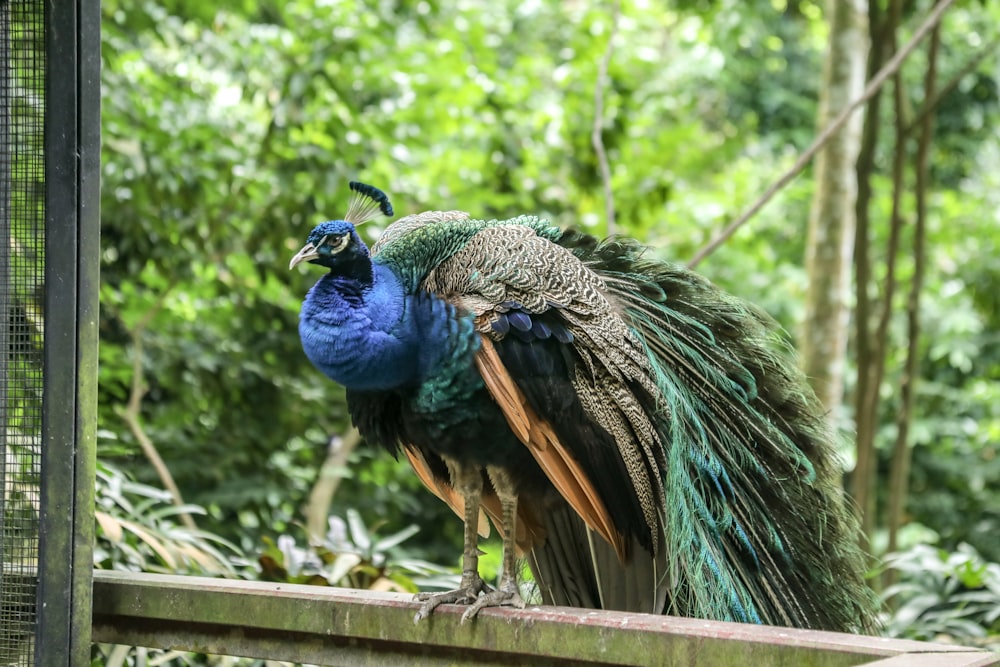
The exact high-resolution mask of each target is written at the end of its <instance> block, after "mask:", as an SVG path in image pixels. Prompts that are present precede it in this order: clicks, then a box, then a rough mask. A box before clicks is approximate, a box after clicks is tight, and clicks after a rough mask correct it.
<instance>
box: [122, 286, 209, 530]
mask: <svg viewBox="0 0 1000 667" xmlns="http://www.w3.org/2000/svg"><path fill="white" fill-rule="evenodd" d="M174 285H175V283H170V284H169V285H168V286H167V287H166V289H164V290H163V292H161V293H160V296H159V297H158V298H157V300H156V303H154V304H153V306H152V307H151V308H150V309H149V310H147V311H146V312H145V313H144V314H143V316H142V318H141V319H140V320H139V321H138V322H137V323H136V325H135V327H134V328H133V329H132V331H131V337H132V389H131V392H130V393H129V398H128V404H127V405H126V407H125V409H124V410H123V411H122V419H123V420H124V421H125V423H126V424H127V425H128V427H129V430H130V431H132V435H133V436H134V437H135V439H136V441H137V442H138V443H139V447H141V448H142V452H143V454H145V455H146V458H147V459H149V462H150V464H152V466H153V469H154V470H156V474H157V475H158V476H159V478H160V482H161V483H162V484H163V487H164V488H165V489H166V490H167V492H168V493H170V497H171V499H172V501H173V503H174V505H176V506H178V507H182V506H183V505H184V498H183V497H182V496H181V491H180V489H179V488H178V487H177V483H176V482H174V477H173V475H171V474H170V469H169V468H168V467H167V464H166V463H164V461H163V458H162V457H161V456H160V453H159V452H158V451H157V449H156V445H154V444H153V441H152V439H150V437H149V435H148V434H147V433H146V430H145V429H144V428H143V426H142V416H141V411H142V398H143V396H145V395H146V384H145V373H144V372H143V368H142V345H143V343H142V336H143V334H144V333H145V331H146V329H147V328H148V327H149V324H150V322H152V320H153V317H154V316H155V315H156V314H157V313H158V312H159V311H160V309H161V308H162V307H163V303H164V302H165V301H166V299H167V295H169V294H170V292H171V290H172V289H173V288H174ZM178 517H179V518H180V520H181V522H182V523H183V524H184V525H185V526H187V527H188V528H190V529H191V530H195V529H197V527H198V526H197V524H195V521H194V518H193V517H192V516H191V515H190V514H189V513H188V512H180V513H178Z"/></svg>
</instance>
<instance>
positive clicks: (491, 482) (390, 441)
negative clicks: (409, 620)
mask: <svg viewBox="0 0 1000 667" xmlns="http://www.w3.org/2000/svg"><path fill="white" fill-rule="evenodd" d="M350 187H351V189H352V191H353V192H354V194H353V197H352V200H351V203H350V205H349V207H348V211H347V213H346V215H345V216H344V218H343V219H342V220H333V221H329V222H324V223H322V224H320V225H319V226H317V227H316V228H315V229H313V230H312V232H311V233H310V235H309V237H308V242H307V243H306V245H305V247H303V248H302V249H301V250H300V251H299V252H298V253H297V254H296V255H295V256H294V257H293V258H292V260H291V264H290V267H294V266H296V265H297V264H299V263H302V262H309V263H312V264H317V265H319V266H321V267H323V268H325V269H326V270H327V272H326V273H325V274H324V275H323V276H322V277H321V278H320V279H319V281H318V282H317V283H316V284H315V285H314V286H313V287H312V289H311V290H310V291H309V293H308V294H307V296H306V298H305V300H304V303H303V305H302V310H301V316H300V324H299V333H300V336H301V339H302V345H303V348H304V350H305V353H306V355H307V356H308V357H309V359H310V360H311V361H312V363H313V364H314V365H315V366H316V367H317V368H318V369H319V370H320V371H322V372H323V373H324V374H326V375H327V376H329V377H330V378H331V379H333V380H334V381H336V382H338V383H340V384H342V385H344V386H345V387H346V389H347V401H348V407H349V411H350V414H351V418H352V420H353V421H354V423H355V424H356V426H357V427H358V429H359V430H360V431H361V433H362V435H363V436H364V437H365V438H367V439H368V440H369V441H371V442H374V443H378V444H380V445H381V446H383V447H385V448H386V449H388V450H389V451H390V452H392V453H393V454H395V455H399V454H400V453H402V455H404V456H406V458H407V459H408V460H409V462H410V464H411V465H412V467H413V469H414V471H415V472H416V474H417V475H418V476H419V478H420V480H421V481H422V482H423V483H424V484H425V485H426V486H427V488H428V489H430V490H431V491H432V492H433V493H434V494H436V495H437V496H438V497H440V498H441V499H442V500H443V501H444V502H445V503H447V504H448V505H449V506H450V507H451V508H452V509H453V510H454V511H455V512H456V513H457V514H458V515H459V516H460V517H461V518H462V519H463V521H464V525H465V531H464V536H465V539H464V543H465V545H464V552H463V558H462V579H461V583H460V587H459V589H457V590H455V591H447V592H444V593H434V594H427V593H425V594H421V595H420V596H418V598H419V600H420V601H421V602H422V605H421V606H420V608H419V610H418V611H417V614H416V618H415V620H417V621H419V620H420V619H421V618H425V617H427V616H428V615H429V614H431V613H432V612H433V610H434V608H435V607H437V606H438V605H440V604H442V603H458V604H465V605H468V607H467V609H466V610H465V613H464V615H463V617H462V619H463V621H464V620H467V619H469V618H472V617H474V616H475V615H476V614H477V613H478V612H479V611H480V610H481V609H483V608H484V607H489V606H500V605H512V606H517V607H521V606H523V605H524V602H523V601H522V599H521V596H520V594H519V589H518V581H517V569H518V567H517V566H518V559H519V558H524V559H526V560H527V562H528V564H529V566H530V568H531V570H532V573H533V574H534V577H535V580H536V582H537V585H538V589H539V591H540V593H541V596H542V599H543V601H544V602H545V603H548V604H557V605H569V606H575V607H587V608H597V609H613V610H626V611H635V612H646V613H654V614H673V615H683V616H692V617H699V618H705V619H715V620H725V621H739V622H747V623H763V624H769V625H780V626H788V627H800V628H815V629H828V630H840V631H852V632H866V631H871V630H872V629H873V628H874V627H875V624H876V620H875V617H876V609H875V602H874V597H873V595H872V593H871V591H870V590H869V589H868V587H867V586H866V585H865V582H864V578H863V573H864V570H865V563H866V561H865V555H864V553H863V551H862V550H861V549H860V548H859V546H858V528H857V523H856V521H855V519H854V517H853V513H852V512H851V511H850V509H849V507H848V505H847V503H846V501H845V499H844V498H843V496H842V493H841V491H840V487H839V471H838V467H837V465H836V461H835V459H834V456H833V453H832V448H831V436H830V434H829V433H828V431H827V429H826V427H825V426H824V420H823V416H822V409H821V407H820V405H818V402H817V400H816V398H815V396H814V395H813V393H812V392H811V391H810V389H809V388H808V386H807V384H806V382H805V380H804V378H803V377H802V375H801V373H800V372H799V371H798V370H797V368H796V366H795V363H794V359H793V357H792V356H791V354H790V351H789V350H788V348H787V345H786V344H785V343H784V342H783V338H782V337H781V335H780V333H779V332H778V331H777V330H776V327H775V326H774V325H773V324H772V322H771V320H770V319H769V318H768V317H767V316H766V315H764V314H762V313H761V312H760V311H759V310H757V309H755V308H754V307H752V306H750V305H748V304H746V303H744V302H742V301H740V300H738V299H736V298H734V297H732V296H730V295H728V294H726V293H725V292H723V291H721V290H720V289H718V288H717V287H715V286H713V285H712V284H711V283H709V282H708V281H706V280H705V279H703V278H701V277H699V276H698V275H696V274H694V273H692V272H690V271H688V270H686V269H684V268H682V267H680V266H677V265H674V264H670V263H666V262H662V261H656V260H653V259H650V258H647V257H646V254H645V248H644V247H643V246H642V245H641V244H639V243H638V242H636V241H633V240H631V239H627V238H612V239H608V240H603V241H601V240H597V239H595V238H594V237H592V236H589V235H586V234H583V233H581V232H579V231H573V230H561V229H559V228H557V227H554V226H553V225H551V224H550V223H549V222H547V221H545V220H543V219H539V218H537V217H532V216H520V217H516V218H511V219H509V220H477V219H474V218H472V217H470V216H469V214H467V213H464V212H460V211H446V212H441V211H432V212H426V213H421V214H417V215H411V216H407V217H405V218H402V219H400V220H398V221H397V222H395V223H394V224H392V225H390V226H389V227H388V228H387V229H386V230H385V232H384V233H383V234H382V235H381V237H380V238H379V240H378V242H377V243H375V244H374V245H373V246H372V248H371V250H369V248H368V247H367V246H366V245H365V243H364V242H363V241H362V240H361V238H360V237H359V235H358V233H357V231H356V227H357V226H358V225H360V224H361V223H363V222H365V221H367V220H369V219H371V218H373V217H375V216H378V215H379V214H383V215H386V216H391V215H392V206H391V205H390V203H389V200H388V198H387V197H386V195H385V194H384V193H383V192H382V191H381V190H379V189H377V188H375V187H372V186H370V185H366V184H362V183H351V184H350ZM490 523H492V525H493V526H495V527H496V529H497V530H499V532H500V534H501V535H502V537H503V547H504V550H503V559H502V572H501V576H500V581H499V584H498V585H497V587H496V588H492V587H490V586H488V585H487V584H486V583H485V582H484V581H483V580H482V579H481V578H480V576H479V572H478V562H477V561H478V555H479V550H478V546H477V544H478V538H479V536H480V535H485V534H488V531H489V530H490Z"/></svg>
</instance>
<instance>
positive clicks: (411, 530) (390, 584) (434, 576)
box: [258, 510, 459, 593]
mask: <svg viewBox="0 0 1000 667" xmlns="http://www.w3.org/2000/svg"><path fill="white" fill-rule="evenodd" d="M329 524H330V530H329V531H328V532H327V534H326V535H325V536H324V537H323V538H321V539H317V538H315V537H312V538H310V539H307V540H303V541H304V542H305V544H304V545H301V546H300V545H299V544H298V542H297V541H296V539H295V537H294V536H293V535H291V534H284V535H281V536H279V537H278V539H277V540H276V541H272V540H270V539H267V538H265V545H266V547H265V549H264V551H263V553H262V554H261V555H260V557H259V559H258V562H259V564H260V568H261V575H260V578H261V579H263V580H264V581H281V582H287V583H292V584H313V585H321V586H348V587H350V588H365V589H373V590H395V591H400V592H410V593H416V592H417V591H419V590H421V589H425V588H441V589H454V588H458V583H459V576H458V575H457V574H456V573H455V571H454V570H448V569H445V568H442V567H440V566H437V565H434V564H433V563H429V562H427V561H424V560H421V559H419V558H414V557H412V556H411V555H409V553H408V551H407V550H406V549H405V548H404V547H403V543H404V542H406V541H407V540H409V538H411V537H412V536H413V535H415V534H416V533H417V532H418V531H419V530H420V528H419V527H418V526H416V525H415V524H410V525H409V526H407V527H406V528H404V529H403V530H401V531H398V532H396V533H393V534H391V535H387V536H385V537H380V536H379V535H378V534H377V532H375V530H373V529H372V528H369V527H368V526H365V524H364V522H363V521H362V520H361V516H360V515H359V514H358V512H356V511H354V510H348V512H347V519H346V521H345V520H344V519H341V518H340V517H337V516H331V517H330V521H329Z"/></svg>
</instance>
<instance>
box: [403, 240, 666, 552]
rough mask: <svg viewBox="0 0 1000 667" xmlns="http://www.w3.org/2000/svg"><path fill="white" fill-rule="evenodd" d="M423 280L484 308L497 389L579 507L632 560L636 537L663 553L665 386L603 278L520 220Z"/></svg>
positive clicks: (481, 357) (485, 370)
mask: <svg viewBox="0 0 1000 667" xmlns="http://www.w3.org/2000/svg"><path fill="white" fill-rule="evenodd" d="M422 287H423V288H424V289H426V290H428V291H431V292H433V293H435V294H438V295H439V296H441V297H443V298H445V299H448V300H449V301H451V302H452V303H454V304H456V305H457V306H458V307H459V308H461V309H463V310H465V311H466V312H471V313H473V314H474V315H475V316H476V326H477V329H478V330H479V332H480V334H481V335H482V337H483V341H484V342H483V344H482V346H481V348H480V350H479V352H478V354H477V359H476V363H477V367H478V368H479V371H480V374H481V375H482V376H483V378H484V381H485V382H486V385H487V388H488V390H489V392H490V394H491V395H492V396H493V398H494V400H495V401H496V402H497V404H498V405H499V406H500V408H501V410H502V411H503V412H504V415H505V416H506V418H507V420H508V423H509V424H510V426H511V429H512V431H513V432H514V433H515V434H516V435H517V436H518V438H519V439H520V440H521V442H522V443H524V444H525V445H526V446H527V447H528V449H529V451H530V452H531V454H532V456H534V458H535V460H536V461H537V462H538V464H539V466H540V467H541V468H542V470H543V471H544V472H545V474H546V476H547V477H548V478H549V480H550V481H551V482H552V484H553V485H554V486H555V487H556V489H558V491H559V492H560V494H561V495H562V496H563V498H564V499H565V500H566V501H567V502H568V503H569V504H570V505H571V506H572V507H573V509H574V510H575V511H576V513H577V514H578V515H579V516H580V517H581V518H582V519H583V520H584V521H585V522H586V524H587V525H588V526H589V527H590V528H591V529H592V530H594V531H595V532H596V533H597V534H599V535H600V536H601V537H602V538H604V540H605V541H606V542H607V543H608V544H610V545H612V546H613V547H614V549H615V552H616V553H617V554H618V557H619V560H620V561H622V562H625V561H627V560H628V550H629V547H628V544H629V543H630V541H631V538H636V539H637V540H638V543H639V544H641V545H642V546H644V547H645V548H646V549H647V550H648V551H649V552H650V553H656V552H657V550H658V540H659V535H660V533H661V532H662V529H661V526H660V520H661V518H662V489H661V482H660V479H661V473H660V467H661V465H662V460H663V453H662V446H661V445H660V444H659V442H658V435H657V433H656V429H655V426H654V424H653V422H652V417H651V414H652V413H654V412H655V409H656V408H655V402H656V399H655V390H656V388H655V385H654V384H653V383H652V381H651V380H650V379H649V375H650V374H649V369H648V358H647V356H646V354H645V352H644V350H643V346H642V343H641V341H639V340H638V339H636V337H635V336H634V335H633V334H632V332H631V331H630V329H629V327H628V326H627V325H626V323H625V322H624V321H623V320H622V318H621V317H620V316H619V314H618V313H617V312H616V310H615V307H614V305H613V304H612V302H611V301H609V300H608V299H607V297H606V296H605V294H604V290H605V285H604V283H603V280H602V279H601V278H600V277H599V276H597V275H596V274H594V273H593V272H592V271H590V270H589V269H588V268H587V267H586V266H585V265H584V264H583V263H582V262H581V261H580V260H579V259H577V258H576V257H574V256H573V255H572V253H570V252H569V251H567V250H566V249H565V248H562V247H560V246H559V245H557V244H556V243H553V242H552V241H551V240H550V239H549V238H546V237H545V236H544V235H542V234H540V233H539V229H538V228H537V227H535V226H530V225H525V224H518V223H517V221H516V220H515V221H512V222H511V223H510V224H492V225H488V226H485V227H483V228H482V229H480V230H479V231H478V232H477V233H475V234H473V235H471V237H470V238H468V240H467V241H466V242H465V243H464V244H463V245H462V247H461V248H460V249H458V250H457V251H455V252H453V253H452V254H451V255H450V256H449V257H448V258H447V259H445V260H444V261H442V262H441V263H440V264H438V265H437V266H436V267H435V268H434V269H433V270H432V271H431V272H430V273H429V274H428V275H427V277H426V278H425V280H424V281H423V283H422Z"/></svg>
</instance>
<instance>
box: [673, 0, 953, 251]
mask: <svg viewBox="0 0 1000 667" xmlns="http://www.w3.org/2000/svg"><path fill="white" fill-rule="evenodd" d="M954 1H955V0H943V1H942V2H941V3H940V4H939V5H938V6H937V7H935V8H934V9H933V10H932V11H931V13H930V15H929V16H928V17H927V19H926V20H924V22H923V24H922V25H921V26H920V27H919V28H917V31H916V32H915V33H914V35H913V37H912V39H910V41H909V42H908V43H907V44H906V46H904V47H903V48H902V49H900V50H899V51H897V52H896V54H895V55H894V56H893V57H892V59H891V60H890V61H889V62H887V63H886V64H885V66H884V67H883V68H882V69H881V70H879V72H878V74H876V75H875V76H874V77H872V80H871V81H870V82H869V83H868V86H867V87H866V88H865V91H864V92H863V93H861V97H859V98H858V99H856V100H854V102H852V103H851V104H849V105H848V106H847V107H845V108H844V110H843V111H841V112H840V115H838V116H837V117H836V118H834V119H833V120H832V121H830V124H829V125H827V126H826V128H825V129H824V130H823V131H822V132H820V134H819V136H818V137H816V140H815V141H813V143H812V145H811V146H810V147H809V148H807V149H806V150H805V152H804V153H802V154H801V155H800V156H799V158H798V159H797V160H796V161H795V164H793V165H792V167H791V168H790V169H789V170H788V171H787V172H785V173H784V174H783V175H782V176H781V177H780V178H779V179H778V180H777V181H775V183H774V184H773V185H771V187H769V188H768V189H767V191H765V192H764V194H763V195H761V197H760V198H759V199H758V200H757V201H755V202H754V203H753V204H752V205H751V206H750V208H748V209H747V210H746V211H745V212H744V213H743V214H741V215H740V217H738V218H737V219H736V220H734V221H733V222H731V223H730V224H728V225H727V226H726V228H725V229H723V230H722V232H721V233H720V234H719V235H718V236H716V237H715V238H714V239H712V240H711V241H709V243H708V244H707V245H705V246H704V247H703V248H702V249H701V250H699V251H698V252H697V253H695V255H694V257H693V258H692V259H691V261H690V262H688V268H692V269H693V268H694V267H696V266H697V265H698V264H699V263H700V262H701V261H702V260H703V259H705V258H706V257H708V256H709V255H711V254H712V253H713V252H715V251H716V250H718V249H719V246H721V245H722V244H723V243H725V242H726V241H727V240H729V238H730V237H731V236H732V235H733V234H735V233H736V230H737V229H739V228H740V227H741V226H743V224H744V223H746V221H747V220H749V219H750V218H752V217H753V216H754V215H756V214H757V212H758V211H760V210H761V209H762V208H764V205H765V204H767V203H768V202H769V201H771V199H772V198H773V197H774V195H776V194H777V193H778V192H779V191H780V190H781V189H782V188H784V187H785V186H786V185H788V184H789V183H790V182H791V181H792V179H794V178H795V177H796V176H798V175H799V173H800V172H801V171H802V170H803V169H805V167H806V165H807V164H809V161H810V160H812V159H813V157H814V156H815V155H816V153H818V152H819V151H820V149H821V148H823V146H824V145H826V142H827V141H829V140H830V137H832V136H833V135H834V134H836V133H837V131H838V130H840V128H841V127H843V125H844V123H846V122H847V120H848V119H849V118H850V117H851V114H853V113H854V111H855V110H856V109H857V108H858V107H860V106H861V105H862V104H864V103H865V102H867V101H868V99H869V98H871V97H872V95H874V94H875V92H876V91H877V90H878V89H879V88H881V87H882V85H883V84H885V82H886V80H887V79H888V78H889V77H891V76H893V75H894V74H896V72H897V71H898V70H899V68H900V67H901V66H902V64H903V61H904V60H906V58H907V56H909V55H910V53H912V52H913V49H915V48H916V47H917V45H918V44H919V43H920V42H921V41H922V40H923V38H924V37H925V36H926V35H927V33H928V32H930V30H931V29H932V28H933V27H934V26H936V25H937V24H938V22H939V21H940V20H941V16H942V15H943V14H944V12H945V10H946V9H947V8H948V7H950V6H951V4H952V3H953V2H954Z"/></svg>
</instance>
